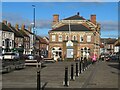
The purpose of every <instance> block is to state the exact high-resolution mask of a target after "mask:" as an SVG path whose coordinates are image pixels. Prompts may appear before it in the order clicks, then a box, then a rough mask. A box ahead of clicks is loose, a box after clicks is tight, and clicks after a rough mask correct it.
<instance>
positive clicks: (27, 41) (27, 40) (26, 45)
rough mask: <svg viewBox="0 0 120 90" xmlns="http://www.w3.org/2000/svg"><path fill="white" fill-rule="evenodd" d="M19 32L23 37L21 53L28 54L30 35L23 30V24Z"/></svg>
mask: <svg viewBox="0 0 120 90" xmlns="http://www.w3.org/2000/svg"><path fill="white" fill-rule="evenodd" d="M20 32H21V33H22V34H23V35H24V39H23V47H24V52H23V54H26V55H27V54H30V37H29V35H28V34H26V32H25V25H22V27H21V29H20Z"/></svg>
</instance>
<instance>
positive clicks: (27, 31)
mask: <svg viewBox="0 0 120 90" xmlns="http://www.w3.org/2000/svg"><path fill="white" fill-rule="evenodd" d="M25 31H27V32H28V33H30V34H32V35H34V33H32V32H31V31H29V30H27V29H25Z"/></svg>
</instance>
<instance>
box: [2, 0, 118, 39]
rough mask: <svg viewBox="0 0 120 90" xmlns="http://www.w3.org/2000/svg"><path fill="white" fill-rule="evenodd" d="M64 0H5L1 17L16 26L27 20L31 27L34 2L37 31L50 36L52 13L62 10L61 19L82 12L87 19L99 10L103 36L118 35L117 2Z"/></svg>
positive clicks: (111, 36)
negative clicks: (71, 0)
mask: <svg viewBox="0 0 120 90" xmlns="http://www.w3.org/2000/svg"><path fill="white" fill-rule="evenodd" d="M13 1H14V0H13ZM46 1H48V0H46ZM58 1H60V0H58ZM61 1H62V0H61ZM63 1H64V0H63ZM63 1H62V2H12V1H11V2H7V0H5V1H4V2H2V20H7V21H8V22H10V23H11V24H12V25H13V26H14V25H15V24H16V23H18V24H19V26H21V25H22V24H25V26H26V27H28V26H30V25H31V23H32V22H33V7H32V5H35V6H36V8H35V15H36V17H35V20H36V34H38V35H40V36H48V31H49V30H51V23H52V20H53V14H59V19H60V20H62V19H64V18H67V17H70V16H73V15H76V14H77V12H79V13H80V16H83V17H84V18H86V19H90V15H91V14H96V18H97V22H99V23H100V24H101V37H102V38H117V37H118V2H99V0H92V1H96V2H63ZM81 1H82V0H81ZM106 1H107V0H106ZM116 1H117V0H116ZM0 5H1V4H0Z"/></svg>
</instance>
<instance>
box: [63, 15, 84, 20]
mask: <svg viewBox="0 0 120 90" xmlns="http://www.w3.org/2000/svg"><path fill="white" fill-rule="evenodd" d="M63 20H85V19H84V18H83V17H81V16H79V15H74V16H71V17H68V18H65V19H63Z"/></svg>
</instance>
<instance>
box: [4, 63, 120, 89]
mask: <svg viewBox="0 0 120 90" xmlns="http://www.w3.org/2000/svg"><path fill="white" fill-rule="evenodd" d="M72 63H73V64H74V66H75V63H76V62H56V63H47V64H46V67H43V68H42V70H41V81H42V85H44V84H45V83H46V86H45V88H118V75H119V70H118V63H117V62H102V61H100V62H97V63H96V64H94V65H90V66H89V68H88V69H87V70H86V71H84V72H83V73H82V74H80V76H78V77H76V79H75V81H70V79H69V83H70V85H69V87H64V86H63V80H64V70H65V66H68V70H69V77H70V66H71V64H72ZM74 69H75V68H74ZM74 71H75V70H74ZM36 76H37V73H36V67H26V68H25V69H22V70H15V71H12V72H10V73H7V74H3V76H2V80H3V82H2V83H3V88H36V86H37V84H36V81H37V78H36Z"/></svg>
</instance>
